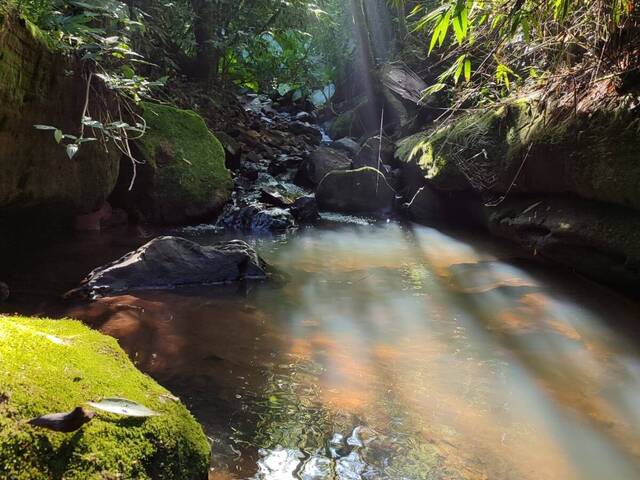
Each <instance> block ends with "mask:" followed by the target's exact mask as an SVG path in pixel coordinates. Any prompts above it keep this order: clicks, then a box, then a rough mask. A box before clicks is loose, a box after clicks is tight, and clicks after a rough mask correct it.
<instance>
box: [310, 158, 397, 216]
mask: <svg viewBox="0 0 640 480" xmlns="http://www.w3.org/2000/svg"><path fill="white" fill-rule="evenodd" d="M316 198H317V200H318V206H319V207H320V208H321V209H324V210H330V211H334V212H344V213H356V214H357V213H383V212H389V211H391V210H392V209H393V205H394V202H395V191H394V190H393V188H391V186H390V185H389V183H387V180H386V178H385V177H384V175H382V174H381V173H380V172H379V171H378V170H376V169H374V168H370V167H364V168H360V169H358V170H345V171H334V172H330V173H329V174H327V176H326V177H324V179H323V180H322V182H321V183H320V185H318V191H317V192H316Z"/></svg>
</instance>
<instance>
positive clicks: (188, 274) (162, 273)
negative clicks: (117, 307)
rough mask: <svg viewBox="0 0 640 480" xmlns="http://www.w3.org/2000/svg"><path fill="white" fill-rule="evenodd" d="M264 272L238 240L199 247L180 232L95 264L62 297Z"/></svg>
mask: <svg viewBox="0 0 640 480" xmlns="http://www.w3.org/2000/svg"><path fill="white" fill-rule="evenodd" d="M269 271H270V269H269V266H268V265H267V264H266V262H264V260H262V259H261V258H260V257H259V256H258V254H257V253H256V251H255V250H254V249H253V248H251V246H249V245H248V244H247V243H246V242H243V241H241V240H230V241H227V242H222V243H218V244H216V245H212V246H201V245H199V244H197V243H194V242H192V241H190V240H187V239H184V238H180V237H158V238H154V239H153V240H151V241H150V242H149V243H147V244H145V245H143V246H142V247H140V248H139V249H138V250H135V251H133V252H130V253H128V254H126V255H125V256H123V257H122V258H120V259H118V260H116V261H115V262H112V263H110V264H108V265H105V266H103V267H98V268H96V269H95V270H93V271H92V272H91V273H90V274H89V275H88V276H87V277H86V278H85V279H84V280H83V281H82V283H81V285H80V286H79V287H78V288H77V289H75V290H72V291H71V292H69V293H67V297H73V296H89V297H97V296H104V295H113V294H115V293H122V292H128V291H132V290H145V289H146V290H148V289H164V288H175V287H180V286H190V285H207V284H221V283H229V282H237V281H240V280H264V279H266V278H268V276H269Z"/></svg>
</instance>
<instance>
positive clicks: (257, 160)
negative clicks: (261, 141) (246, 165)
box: [245, 151, 262, 163]
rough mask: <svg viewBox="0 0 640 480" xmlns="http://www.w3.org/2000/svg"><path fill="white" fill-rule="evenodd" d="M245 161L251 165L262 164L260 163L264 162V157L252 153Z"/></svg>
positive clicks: (254, 152) (246, 156)
mask: <svg viewBox="0 0 640 480" xmlns="http://www.w3.org/2000/svg"><path fill="white" fill-rule="evenodd" d="M245 159H246V160H247V161H248V162H251V163H260V161H261V160H262V157H261V156H260V154H259V153H258V152H256V151H251V152H249V153H247V154H246V155H245Z"/></svg>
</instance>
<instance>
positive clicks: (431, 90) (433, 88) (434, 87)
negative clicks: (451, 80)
mask: <svg viewBox="0 0 640 480" xmlns="http://www.w3.org/2000/svg"><path fill="white" fill-rule="evenodd" d="M446 86H447V84H446V83H435V84H433V85H431V86H430V87H429V88H427V89H425V91H424V92H422V98H421V100H424V99H426V98H427V97H429V96H431V95H433V94H434V93H437V92H439V91H441V90H443V89H444V88H445V87H446Z"/></svg>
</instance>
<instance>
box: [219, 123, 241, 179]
mask: <svg viewBox="0 0 640 480" xmlns="http://www.w3.org/2000/svg"><path fill="white" fill-rule="evenodd" d="M215 136H216V137H217V138H218V140H220V143H221V144H222V147H223V148H224V153H225V157H224V163H225V166H226V167H227V168H228V169H229V170H233V171H237V170H238V169H239V168H240V160H241V159H242V146H241V145H240V143H239V142H238V141H237V140H236V139H235V138H233V137H232V136H230V135H228V134H227V133H225V132H220V131H218V132H215Z"/></svg>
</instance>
